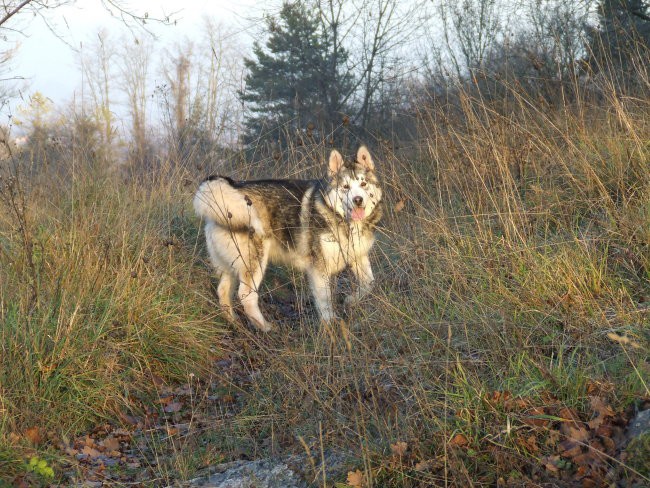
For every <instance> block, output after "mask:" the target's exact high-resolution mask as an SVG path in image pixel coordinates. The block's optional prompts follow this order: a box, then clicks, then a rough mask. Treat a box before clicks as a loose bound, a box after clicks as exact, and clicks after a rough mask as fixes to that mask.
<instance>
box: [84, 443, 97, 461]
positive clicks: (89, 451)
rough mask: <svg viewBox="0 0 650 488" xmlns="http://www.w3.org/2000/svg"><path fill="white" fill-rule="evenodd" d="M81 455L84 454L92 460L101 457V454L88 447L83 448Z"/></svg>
mask: <svg viewBox="0 0 650 488" xmlns="http://www.w3.org/2000/svg"><path fill="white" fill-rule="evenodd" d="M81 454H85V455H87V456H88V457H90V458H92V459H95V458H98V457H99V456H101V455H102V453H101V452H99V451H98V450H97V449H95V448H94V447H90V446H84V448H83V449H82V450H81Z"/></svg>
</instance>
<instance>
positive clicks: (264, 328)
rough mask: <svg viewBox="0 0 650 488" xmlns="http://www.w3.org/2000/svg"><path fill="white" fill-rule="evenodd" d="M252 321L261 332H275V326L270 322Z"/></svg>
mask: <svg viewBox="0 0 650 488" xmlns="http://www.w3.org/2000/svg"><path fill="white" fill-rule="evenodd" d="M250 321H251V323H252V324H253V325H254V326H255V328H256V329H257V330H259V331H260V332H271V331H272V330H273V324H272V323H271V322H269V321H268V320H264V321H261V322H260V321H259V320H254V319H250Z"/></svg>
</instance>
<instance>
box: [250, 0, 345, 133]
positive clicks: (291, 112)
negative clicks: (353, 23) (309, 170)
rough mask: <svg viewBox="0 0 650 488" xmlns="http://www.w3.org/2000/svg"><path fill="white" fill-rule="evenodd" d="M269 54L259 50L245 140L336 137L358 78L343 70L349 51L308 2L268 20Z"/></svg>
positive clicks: (252, 76) (252, 71)
mask: <svg viewBox="0 0 650 488" xmlns="http://www.w3.org/2000/svg"><path fill="white" fill-rule="evenodd" d="M266 30H267V31H268V33H269V38H268V40H267V42H266V45H265V47H266V49H264V48H263V47H262V46H261V45H260V44H259V43H255V44H254V47H253V55H254V59H246V60H244V64H245V66H246V68H247V69H248V74H247V76H246V78H245V89H244V90H243V92H242V93H241V100H242V101H243V102H244V103H247V104H248V106H247V108H248V110H249V111H250V115H249V117H248V119H247V121H246V136H245V140H246V142H247V143H250V142H252V141H254V140H257V139H259V138H260V137H271V138H272V139H273V140H280V141H283V140H285V137H286V135H287V134H291V133H295V132H296V131H302V130H304V129H305V128H307V133H308V134H310V133H313V130H314V129H316V130H320V131H326V132H330V133H331V132H332V131H333V130H334V128H335V127H337V126H338V125H339V124H340V122H341V120H342V115H341V114H342V112H345V110H346V108H347V107H346V106H345V100H346V98H347V97H346V95H347V94H349V93H350V91H351V90H352V86H353V80H352V75H351V74H350V73H349V72H347V71H345V70H343V69H342V67H344V65H345V62H346V59H347V55H348V54H347V51H346V50H345V49H343V48H342V47H341V46H340V45H338V43H336V42H335V40H334V39H333V38H332V36H331V32H328V31H327V30H326V29H323V25H322V24H321V23H320V21H319V19H317V18H315V16H313V15H312V14H310V13H309V12H308V11H307V9H306V7H305V4H304V3H302V2H293V3H289V2H285V3H284V4H283V5H282V9H281V10H280V13H279V15H278V16H277V18H276V17H271V16H269V17H267V18H266Z"/></svg>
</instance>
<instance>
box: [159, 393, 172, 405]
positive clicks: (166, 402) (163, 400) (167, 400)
mask: <svg viewBox="0 0 650 488" xmlns="http://www.w3.org/2000/svg"><path fill="white" fill-rule="evenodd" d="M158 401H159V402H160V403H161V404H163V405H169V404H170V403H172V402H173V401H174V396H173V395H168V396H165V397H162V398H161V399H160V400H158Z"/></svg>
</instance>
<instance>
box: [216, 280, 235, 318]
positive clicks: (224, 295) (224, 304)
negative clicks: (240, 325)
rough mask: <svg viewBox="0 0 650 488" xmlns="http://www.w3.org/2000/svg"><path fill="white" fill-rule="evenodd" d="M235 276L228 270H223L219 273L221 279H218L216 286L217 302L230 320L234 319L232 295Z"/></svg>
mask: <svg viewBox="0 0 650 488" xmlns="http://www.w3.org/2000/svg"><path fill="white" fill-rule="evenodd" d="M236 280H237V277H236V276H235V275H233V274H231V273H229V272H228V271H223V272H222V273H221V280H220V281H219V286H218V287H217V295H218V296H219V304H220V305H221V308H222V309H223V311H224V312H226V314H227V315H228V318H229V319H230V320H234V319H235V312H234V311H233V308H232V297H233V294H234V293H233V292H234V290H235V287H234V286H233V284H234V282H236Z"/></svg>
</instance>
